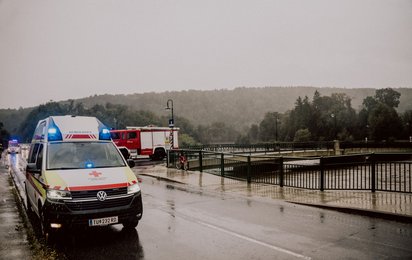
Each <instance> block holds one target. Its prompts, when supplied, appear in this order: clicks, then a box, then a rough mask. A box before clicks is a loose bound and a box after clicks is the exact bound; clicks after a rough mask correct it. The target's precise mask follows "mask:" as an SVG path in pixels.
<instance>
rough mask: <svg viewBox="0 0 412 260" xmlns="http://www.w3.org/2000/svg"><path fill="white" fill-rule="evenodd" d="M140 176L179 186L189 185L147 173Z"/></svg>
mask: <svg viewBox="0 0 412 260" xmlns="http://www.w3.org/2000/svg"><path fill="white" fill-rule="evenodd" d="M139 175H141V176H147V177H152V178H156V179H158V180H161V181H167V182H173V183H178V184H184V185H187V183H184V182H181V181H175V180H173V179H169V178H165V177H162V176H157V175H152V174H146V173H139Z"/></svg>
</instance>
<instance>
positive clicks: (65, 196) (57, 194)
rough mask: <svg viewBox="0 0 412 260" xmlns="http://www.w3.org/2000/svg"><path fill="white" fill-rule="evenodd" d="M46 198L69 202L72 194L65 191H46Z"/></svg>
mask: <svg viewBox="0 0 412 260" xmlns="http://www.w3.org/2000/svg"><path fill="white" fill-rule="evenodd" d="M47 198H49V199H52V200H71V199H72V194H71V193H70V191H66V190H47Z"/></svg>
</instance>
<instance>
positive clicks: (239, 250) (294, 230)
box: [32, 162, 412, 259]
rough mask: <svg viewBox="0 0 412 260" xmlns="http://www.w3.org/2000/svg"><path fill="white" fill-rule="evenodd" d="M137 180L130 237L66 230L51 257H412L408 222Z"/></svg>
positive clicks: (114, 231) (114, 230)
mask: <svg viewBox="0 0 412 260" xmlns="http://www.w3.org/2000/svg"><path fill="white" fill-rule="evenodd" d="M142 164H144V165H150V163H149V162H143V163H142ZM137 167H140V166H137ZM142 180H143V181H142V183H141V188H142V193H143V203H144V213H143V218H142V220H141V221H140V223H139V225H138V227H137V228H136V230H135V231H132V232H130V231H129V232H125V231H123V230H122V226H121V225H114V226H110V227H102V228H96V229H89V230H83V231H81V230H77V231H66V232H63V233H61V234H60V236H59V237H58V238H57V240H56V243H55V244H54V245H53V247H54V248H55V249H56V251H57V252H58V253H59V254H60V255H63V256H66V257H67V258H69V259H300V258H304V259H310V258H312V259H396V258H398V259H411V258H412V248H410V245H411V244H412V225H411V224H403V223H397V222H391V221H386V220H380V219H373V218H368V217H362V216H356V215H349V214H344V213H338V212H334V211H327V210H322V209H317V208H311V207H305V206H299V205H293V204H289V203H287V202H284V201H280V200H273V201H272V200H267V199H259V198H249V197H242V196H238V195H236V194H233V193H225V192H217V191H211V190H201V189H200V188H197V187H192V186H187V185H183V184H179V183H170V182H165V181H161V180H157V179H154V178H151V177H145V176H143V177H142ZM32 221H33V222H34V223H33V225H34V226H36V223H35V222H36V221H35V220H32Z"/></svg>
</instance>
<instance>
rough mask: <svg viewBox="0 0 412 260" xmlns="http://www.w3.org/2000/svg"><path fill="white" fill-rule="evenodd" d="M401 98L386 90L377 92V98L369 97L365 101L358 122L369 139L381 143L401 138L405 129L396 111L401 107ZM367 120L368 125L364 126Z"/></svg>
mask: <svg viewBox="0 0 412 260" xmlns="http://www.w3.org/2000/svg"><path fill="white" fill-rule="evenodd" d="M399 98H400V93H399V92H397V91H395V90H393V89H390V88H386V89H379V90H376V92H375V97H370V96H369V97H366V98H365V99H364V100H363V109H362V110H361V112H360V113H359V116H358V122H359V123H360V126H361V127H364V129H365V132H366V136H368V138H369V139H374V140H376V141H380V140H389V139H397V138H401V135H402V132H403V131H402V129H403V128H404V127H403V125H402V120H401V118H400V116H399V115H398V113H397V111H396V110H395V107H398V105H399ZM365 118H367V121H366V125H362V124H365ZM363 134H365V133H363Z"/></svg>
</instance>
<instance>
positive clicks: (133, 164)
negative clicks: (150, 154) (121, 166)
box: [127, 159, 136, 168]
mask: <svg viewBox="0 0 412 260" xmlns="http://www.w3.org/2000/svg"><path fill="white" fill-rule="evenodd" d="M127 164H128V165H129V167H130V168H133V167H135V166H136V164H135V163H134V161H133V159H128V160H127Z"/></svg>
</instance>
